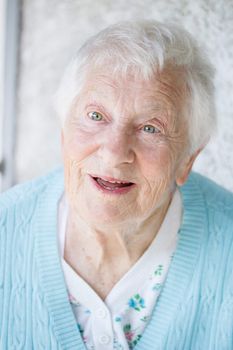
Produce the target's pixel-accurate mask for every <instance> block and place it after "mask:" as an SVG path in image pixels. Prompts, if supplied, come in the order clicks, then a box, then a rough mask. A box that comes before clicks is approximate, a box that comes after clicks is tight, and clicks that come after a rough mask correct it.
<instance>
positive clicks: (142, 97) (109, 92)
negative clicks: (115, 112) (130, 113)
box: [80, 67, 185, 113]
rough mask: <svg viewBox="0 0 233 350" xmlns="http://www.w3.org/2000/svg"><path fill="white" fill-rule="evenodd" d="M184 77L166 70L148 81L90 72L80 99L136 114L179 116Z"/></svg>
mask: <svg viewBox="0 0 233 350" xmlns="http://www.w3.org/2000/svg"><path fill="white" fill-rule="evenodd" d="M184 81H185V79H184V73H183V72H181V71H179V70H178V69H174V68H172V67H171V68H169V67H168V68H166V69H164V70H163V71H162V72H158V73H156V74H155V75H154V76H153V77H151V78H150V79H149V80H145V79H142V78H140V77H137V76H134V75H133V74H127V75H126V76H122V75H116V76H113V75H112V74H111V71H104V70H101V69H100V70H97V71H90V72H88V74H87V75H86V79H85V82H84V85H83V87H82V89H81V94H80V98H82V100H85V101H87V102H92V101H97V102H100V103H101V104H102V103H104V104H105V103H107V104H111V103H114V105H115V106H116V105H120V106H121V107H123V108H128V109H130V108H131V109H132V108H133V109H136V110H141V109H143V110H150V109H153V110H169V111H170V113H172V112H173V113H177V112H178V113H180V112H181V110H182V109H183V106H184V103H185V83H184Z"/></svg>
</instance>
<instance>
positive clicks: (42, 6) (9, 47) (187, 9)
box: [0, 0, 233, 191]
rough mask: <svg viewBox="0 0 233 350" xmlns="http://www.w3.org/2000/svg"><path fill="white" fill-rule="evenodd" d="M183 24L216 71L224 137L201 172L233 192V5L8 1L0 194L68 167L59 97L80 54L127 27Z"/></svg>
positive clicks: (205, 0)
mask: <svg viewBox="0 0 233 350" xmlns="http://www.w3.org/2000/svg"><path fill="white" fill-rule="evenodd" d="M143 18H146V19H156V20H160V21H164V22H166V21H171V20H172V21H174V22H177V23H180V24H182V25H183V26H184V27H185V28H186V29H187V30H189V31H190V32H191V33H192V34H193V35H194V36H195V37H196V39H197V40H198V41H199V42H200V43H201V44H202V45H204V46H205V47H206V48H207V50H208V52H209V56H210V58H211V60H212V62H213V64H214V66H215V67H216V79H215V85H216V106H217V113H218V119H219V122H218V133H217V135H216V136H215V137H214V138H213V139H212V141H211V142H210V143H209V145H208V146H207V147H206V149H205V150H204V151H203V152H202V154H201V155H200V156H199V159H198V160H197V161H196V163H195V166H194V170H196V171H199V172H200V173H202V174H204V175H207V176H209V177H210V178H212V179H213V180H215V181H216V182H218V183H219V184H221V185H223V186H225V187H226V188H228V189H231V190H233V1H232V0H195V1H191V0H190V1H189V0H171V1H169V0H167V1H164V0H128V1H125V0H117V1H112V0H110V1H108V0H66V1H65V0H64V1H59V0H50V1H47V0H40V1H39V0H21V1H20V0H0V29H1V30H0V190H1V191H3V190H5V189H7V188H8V187H10V186H12V185H13V184H16V183H20V182H23V181H26V180H29V179H32V178H34V177H36V176H39V175H43V174H45V173H47V172H48V171H50V170H52V169H53V168H54V167H56V166H57V165H59V164H61V156H60V125H59V121H58V118H57V116H56V115H55V112H54V111H53V107H52V96H53V93H54V91H55V90H56V87H57V84H58V82H59V79H60V77H61V75H62V72H63V70H64V68H65V66H66V64H67V63H68V61H69V59H70V57H71V56H72V55H73V54H74V53H75V51H76V50H77V48H78V47H79V46H80V45H81V44H82V43H83V42H84V41H85V40H86V39H87V38H88V37H89V36H90V35H92V34H95V33H96V32H98V31H99V30H101V29H102V28H104V27H106V26H107V25H109V24H111V23H114V22H117V21H119V20H127V19H143Z"/></svg>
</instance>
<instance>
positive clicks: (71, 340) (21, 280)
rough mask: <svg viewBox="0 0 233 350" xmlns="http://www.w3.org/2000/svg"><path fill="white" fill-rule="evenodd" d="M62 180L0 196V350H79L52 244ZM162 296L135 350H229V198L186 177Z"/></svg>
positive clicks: (232, 305)
mask: <svg viewBox="0 0 233 350" xmlns="http://www.w3.org/2000/svg"><path fill="white" fill-rule="evenodd" d="M63 190H64V174H63V170H62V169H57V170H55V171H53V172H52V173H50V174H49V175H47V176H45V177H42V178H39V179H36V180H33V181H31V182H28V183H25V184H23V185H18V186H15V187H13V188H12V189H10V190H9V191H7V192H5V193H4V194H2V195H1V196H0V349H1V350H11V349H15V350H21V349H22V350H32V349H35V350H39V349H41V350H50V349H54V350H55V349H64V350H65V349H66V350H84V349H85V346H84V344H83V341H82V338H81V335H80V333H79V330H78V328H77V325H76V321H75V318H74V315H73V313H72V309H71V306H70V304H69V300H68V296H67V291H66V285H65V280H64V275H63V272H62V268H61V262H60V257H59V251H58V241H57V204H58V199H59V197H60V196H61V194H62V192H63ZM180 191H181V194H182V199H183V207H184V213H183V219H182V225H181V227H180V230H179V233H178V235H179V240H178V246H177V249H176V252H175V255H174V258H173V261H172V264H171V267H170V269H169V272H168V277H167V279H166V282H165V285H164V287H163V290H162V292H161V294H160V297H159V299H158V302H157V303H156V306H155V308H154V311H153V315H152V318H151V320H150V321H149V324H148V325H147V327H146V329H145V331H144V333H143V336H142V338H141V339H140V341H139V342H138V344H137V345H136V347H135V350H197V349H199V350H232V349H233V195H232V194H231V193H229V192H227V191H226V190H224V189H223V188H221V187H220V186H218V185H216V184H214V183H213V182H211V181H210V180H208V179H206V178H204V177H202V176H201V175H198V174H195V173H192V174H191V175H190V177H189V179H188V181H187V183H186V184H185V185H184V186H182V187H181V188H180Z"/></svg>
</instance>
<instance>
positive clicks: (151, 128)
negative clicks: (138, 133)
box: [143, 125, 160, 134]
mask: <svg viewBox="0 0 233 350" xmlns="http://www.w3.org/2000/svg"><path fill="white" fill-rule="evenodd" d="M143 130H144V131H146V132H148V133H150V134H158V133H159V132H160V130H159V129H158V128H156V127H155V126H153V125H145V126H144V127H143Z"/></svg>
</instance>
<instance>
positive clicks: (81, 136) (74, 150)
mask: <svg viewBox="0 0 233 350" xmlns="http://www.w3.org/2000/svg"><path fill="white" fill-rule="evenodd" d="M95 148H96V136H95V135H92V136H90V134H89V133H86V132H83V131H80V130H79V131H75V132H69V134H68V135H67V136H66V138H65V141H64V147H63V154H64V157H68V158H70V159H74V160H76V161H78V162H82V161H84V160H85V159H86V158H88V156H89V155H90V154H91V153H92V152H93V151H94V150H95Z"/></svg>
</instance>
